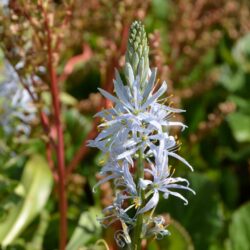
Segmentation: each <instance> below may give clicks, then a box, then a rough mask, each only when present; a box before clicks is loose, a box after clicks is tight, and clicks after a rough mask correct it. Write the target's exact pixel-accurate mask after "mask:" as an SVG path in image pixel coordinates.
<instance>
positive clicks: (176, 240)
mask: <svg viewBox="0 0 250 250" xmlns="http://www.w3.org/2000/svg"><path fill="white" fill-rule="evenodd" d="M168 230H169V231H170V232H171V235H169V236H165V237H164V238H163V239H162V240H157V241H155V242H154V245H153V244H152V243H151V245H149V247H148V250H153V249H168V250H176V249H178V250H193V249H194V246H193V243H192V239H191V237H190V235H189V233H188V232H187V230H186V229H185V228H184V227H183V226H182V225H181V224H180V223H179V222H177V221H175V220H172V221H171V225H170V226H169V227H168Z"/></svg>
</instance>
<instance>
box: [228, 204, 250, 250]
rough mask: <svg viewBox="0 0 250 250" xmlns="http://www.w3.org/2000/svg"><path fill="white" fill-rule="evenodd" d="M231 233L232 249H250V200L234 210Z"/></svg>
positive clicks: (230, 227)
mask: <svg viewBox="0 0 250 250" xmlns="http://www.w3.org/2000/svg"><path fill="white" fill-rule="evenodd" d="M229 235H230V245H231V249H232V250H249V249H250V240H249V239H250V202H248V203H247V204H245V205H243V206H242V207H241V208H239V209H238V210H236V212H234V214H233V216H232V221H231V224H230V226H229Z"/></svg>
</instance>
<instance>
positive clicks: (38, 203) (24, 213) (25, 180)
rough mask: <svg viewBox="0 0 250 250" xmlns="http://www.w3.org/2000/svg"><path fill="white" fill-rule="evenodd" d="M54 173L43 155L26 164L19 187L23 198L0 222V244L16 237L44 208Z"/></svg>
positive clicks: (34, 157) (6, 243) (5, 243)
mask: <svg viewBox="0 0 250 250" xmlns="http://www.w3.org/2000/svg"><path fill="white" fill-rule="evenodd" d="M52 183H53V179H52V175H51V172H50V169H49V167H48V164H47V163H46V161H45V160H44V159H43V158H42V157H41V156H38V155H36V156H33V157H32V158H31V159H30V160H29V161H28V162H27V164H26V166H25V168H24V172H23V175H22V178H21V182H20V184H19V185H18V187H17V191H18V193H19V194H20V193H21V194H22V195H23V199H22V200H21V201H20V202H19V203H18V204H17V205H16V206H15V207H13V209H12V210H11V211H10V212H9V214H8V217H7V218H6V219H5V220H4V221H2V222H1V224H0V244H1V245H2V246H3V247H4V246H6V245H8V244H10V243H11V242H12V241H13V240H14V239H16V238H17V237H18V236H19V235H20V234H21V233H22V231H23V230H24V229H25V228H26V227H27V226H28V225H29V223H31V222H32V220H33V219H34V218H35V217H36V216H37V215H38V214H39V213H40V212H41V211H42V209H43V208H44V206H45V204H46V202H47V199H48V197H49V194H50V192H51V189H52Z"/></svg>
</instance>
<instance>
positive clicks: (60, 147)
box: [43, 9, 67, 250]
mask: <svg viewBox="0 0 250 250" xmlns="http://www.w3.org/2000/svg"><path fill="white" fill-rule="evenodd" d="M43 11H44V17H45V29H46V31H47V36H48V39H47V46H48V70H49V74H50V81H51V82H50V83H51V85H50V87H51V94H52V103H53V108H54V119H55V127H56V133H57V148H56V152H57V164H58V168H57V170H58V177H59V179H58V190H59V210H60V230H59V241H60V242H59V249H60V250H65V247H66V241H67V197H66V190H65V157H64V138H63V128H62V123H61V119H60V114H61V109H60V100H59V89H58V82H57V76H56V72H55V69H54V66H53V51H52V46H51V43H52V40H51V30H50V27H49V20H48V16H47V13H46V10H45V9H43Z"/></svg>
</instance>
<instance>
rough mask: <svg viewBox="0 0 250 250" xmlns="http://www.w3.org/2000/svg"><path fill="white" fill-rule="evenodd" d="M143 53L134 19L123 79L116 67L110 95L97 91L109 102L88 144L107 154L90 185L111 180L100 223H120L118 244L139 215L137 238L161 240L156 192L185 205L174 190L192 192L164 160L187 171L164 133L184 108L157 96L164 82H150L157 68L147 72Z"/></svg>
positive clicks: (128, 238) (144, 42)
mask: <svg viewBox="0 0 250 250" xmlns="http://www.w3.org/2000/svg"><path fill="white" fill-rule="evenodd" d="M148 51H149V48H148V46H147V38H146V33H145V31H144V27H143V25H142V24H141V23H140V22H137V21H135V22H134V23H133V24H132V26H131V29H130V36H129V41H128V48H127V53H126V63H125V67H124V78H125V79H126V81H124V80H122V78H121V76H120V74H119V73H118V71H116V73H115V80H114V91H115V95H111V94H110V93H108V92H107V91H105V90H103V89H99V91H100V92H101V94H102V95H103V96H104V97H105V98H107V99H109V100H111V101H112V102H113V104H114V106H113V107H112V108H109V109H105V110H102V111H101V112H99V113H97V114H96V116H98V117H100V118H101V124H100V125H99V128H100V130H101V132H100V133H99V135H98V136H97V137H96V138H95V139H94V140H91V141H89V143H88V145H89V146H90V147H96V148H98V149H100V150H101V151H102V152H103V153H104V154H105V155H106V158H107V160H106V162H105V164H104V165H103V167H102V169H101V172H100V173H101V175H103V179H101V180H100V181H99V182H98V183H97V185H96V186H98V185H100V184H102V183H105V182H107V181H113V184H114V188H115V198H114V201H113V204H112V205H110V206H108V207H106V208H105V209H104V210H103V214H104V217H103V218H101V219H100V222H101V223H102V224H103V225H104V226H105V227H107V226H109V225H111V224H113V223H114V222H116V221H120V223H121V225H122V229H121V230H118V231H117V232H116V234H115V239H116V242H117V244H118V245H119V246H120V247H124V246H125V244H131V239H132V237H131V232H133V231H134V229H135V227H136V224H137V220H138V218H139V216H140V215H142V214H143V222H142V228H141V233H140V237H141V238H144V237H146V238H147V237H152V236H153V237H156V238H158V239H161V238H162V237H163V236H165V235H168V234H169V231H168V230H167V229H166V225H165V221H164V218H163V217H162V216H156V217H154V215H153V213H154V210H155V208H156V206H157V204H158V202H159V199H160V195H162V196H163V198H165V199H167V198H168V197H169V196H170V195H172V196H175V197H177V198H179V199H181V200H183V202H184V204H188V201H187V199H186V198H185V197H184V196H183V195H182V194H181V193H180V192H179V191H180V190H187V191H191V192H192V193H194V191H193V190H192V189H191V188H189V182H188V180H186V179H184V178H181V177H173V173H174V170H172V169H171V167H170V166H169V164H168V161H169V158H170V157H173V158H176V159H178V160H179V161H181V162H182V163H184V164H185V165H186V166H187V167H188V168H190V169H191V170H193V168H192V167H191V165H190V164H189V163H188V162H187V161H186V160H185V159H184V158H182V157H181V156H180V155H178V154H177V150H178V148H179V145H178V143H177V141H176V139H175V137H174V136H172V135H170V131H171V127H176V126H178V127H180V128H181V129H182V130H184V129H185V128H186V126H185V125H184V124H183V123H181V122H178V121H174V120H173V119H172V118H173V116H174V114H175V113H180V112H184V110H180V109H174V108H172V107H169V106H166V105H165V104H164V102H165V101H166V98H162V96H163V95H164V94H165V93H166V91H167V84H166V83H165V82H163V83H162V84H161V85H159V84H156V73H157V69H152V70H150V68H149V66H148V65H149V63H148ZM125 82H126V84H125ZM140 164H141V166H142V172H140V167H139V165H140ZM95 188H96V187H94V189H95Z"/></svg>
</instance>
